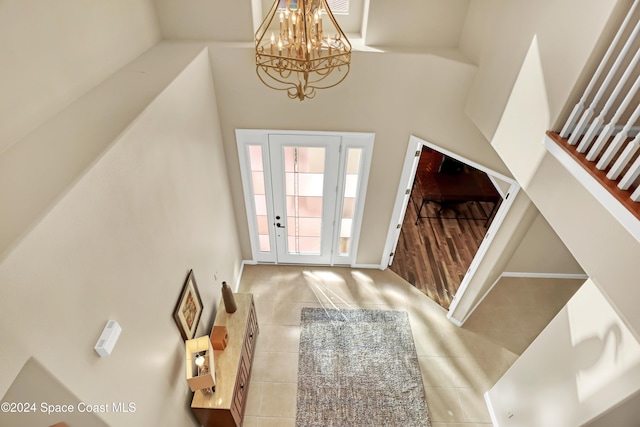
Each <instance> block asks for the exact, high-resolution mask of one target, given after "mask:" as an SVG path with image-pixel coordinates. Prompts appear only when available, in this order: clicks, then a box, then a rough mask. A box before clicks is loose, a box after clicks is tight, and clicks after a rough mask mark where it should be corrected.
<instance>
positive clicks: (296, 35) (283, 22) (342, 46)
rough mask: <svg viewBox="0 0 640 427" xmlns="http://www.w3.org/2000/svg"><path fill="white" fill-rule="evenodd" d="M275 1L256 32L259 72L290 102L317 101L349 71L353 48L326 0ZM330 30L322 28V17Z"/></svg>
mask: <svg viewBox="0 0 640 427" xmlns="http://www.w3.org/2000/svg"><path fill="white" fill-rule="evenodd" d="M282 3H284V0H275V1H274V3H273V6H272V7H271V9H270V10H269V13H268V14H267V16H266V17H265V19H264V21H263V22H262V24H261V25H260V28H259V29H258V31H257V32H256V72H257V73H258V77H259V78H260V80H262V82H263V83H264V84H265V85H267V86H269V87H270V88H272V89H276V90H286V91H287V94H288V95H289V98H291V99H296V98H298V99H299V100H300V101H303V100H304V99H305V98H309V99H310V98H313V97H314V96H315V95H316V89H328V88H330V87H333V86H336V85H337V84H339V83H340V82H342V81H343V80H344V79H345V77H347V74H348V73H349V63H350V62H351V44H350V43H349V40H347V37H346V36H345V35H344V33H343V32H342V30H341V29H340V27H339V26H338V24H337V23H336V21H335V18H334V17H333V14H332V13H331V10H330V9H329V6H328V5H327V1H326V0H297V2H296V0H293V3H294V4H295V8H293V9H292V5H291V3H292V0H286V6H285V7H281V4H282ZM324 17H328V18H329V19H328V21H329V22H327V21H325V24H327V27H329V28H324V27H323V18H324Z"/></svg>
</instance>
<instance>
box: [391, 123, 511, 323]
mask: <svg viewBox="0 0 640 427" xmlns="http://www.w3.org/2000/svg"><path fill="white" fill-rule="evenodd" d="M424 146H426V147H429V148H431V149H434V150H436V151H439V152H440V153H442V154H444V155H446V156H448V157H451V158H453V159H456V160H458V161H460V162H462V163H465V164H467V165H469V166H471V167H473V168H475V169H478V170H481V171H482V172H484V173H486V174H487V175H489V177H490V178H491V177H494V178H498V179H501V180H502V181H505V182H507V183H509V184H510V187H509V190H508V191H507V192H506V194H505V196H504V198H503V200H502V203H501V204H500V208H499V209H498V211H497V212H496V214H495V216H494V218H493V221H492V222H491V225H490V226H489V229H488V230H487V233H486V234H485V236H484V239H483V240H482V243H481V244H480V247H479V248H478V251H477V252H476V254H475V256H474V257H473V260H472V261H471V265H470V266H469V269H468V270H467V273H466V274H465V276H464V278H463V279H462V283H460V287H459V288H458V292H456V295H455V297H454V298H453V301H452V302H451V305H450V306H449V314H448V315H447V317H450V313H452V312H453V310H455V308H456V307H457V305H458V303H459V301H460V298H461V296H462V295H464V293H465V291H466V290H467V288H468V286H469V283H470V282H471V279H472V278H473V276H474V275H475V274H476V271H477V270H478V266H479V265H480V262H481V261H482V259H483V258H484V256H485V254H486V253H487V250H488V249H489V246H491V242H492V241H493V238H494V237H495V235H496V233H497V231H498V229H499V228H500V226H501V225H502V221H503V220H504V217H505V216H506V214H507V212H508V211H509V209H510V208H511V205H512V204H513V201H514V200H515V198H516V195H517V194H518V191H520V185H519V184H518V182H517V181H516V180H514V179H513V178H510V177H508V176H506V175H503V174H501V173H500V172H496V171H494V170H493V169H489V168H488V167H486V166H483V165H480V164H478V163H476V162H474V161H473V160H469V159H467V158H466V157H464V156H461V155H459V154H456V153H453V152H452V151H449V150H447V149H446V148H442V147H440V146H438V145H436V144H433V143H431V142H429V141H425V140H423V139H420V138H418V137H417V136H414V135H411V136H410V137H409V144H408V148H407V153H406V155H405V162H404V167H403V169H402V175H401V178H400V184H399V186H398V194H397V196H396V201H395V205H394V208H393V214H392V217H391V223H390V225H389V232H388V233H387V242H386V244H385V251H384V253H383V256H382V261H381V263H380V268H381V269H386V268H387V267H388V266H389V265H390V263H391V261H392V260H393V255H392V254H393V252H395V248H396V245H397V244H398V238H399V237H400V229H401V227H402V223H403V221H404V216H405V212H406V209H407V201H406V200H405V199H406V191H407V190H411V188H412V186H413V181H414V179H415V175H416V170H417V167H418V161H417V160H418V159H419V157H416V152H420V151H421V150H422V147H424ZM492 182H493V180H492ZM498 191H500V192H501V194H502V191H501V190H500V189H498ZM398 225H400V227H398Z"/></svg>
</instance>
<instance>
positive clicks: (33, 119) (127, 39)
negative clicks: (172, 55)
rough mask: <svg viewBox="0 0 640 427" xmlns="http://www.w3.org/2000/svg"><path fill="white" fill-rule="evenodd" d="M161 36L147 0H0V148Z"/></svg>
mask: <svg viewBox="0 0 640 427" xmlns="http://www.w3.org/2000/svg"><path fill="white" fill-rule="evenodd" d="M159 38H160V32H159V29H158V25H157V22H156V16H155V10H154V7H153V3H152V0H110V1H103V0H99V1H84V0H56V1H42V0H4V1H2V2H0V40H2V43H0V70H2V72H1V73H0V93H1V94H2V96H0V117H2V120H1V121H0V153H1V152H2V151H4V150H6V149H7V148H8V147H9V146H11V145H12V144H14V143H15V142H17V141H19V140H20V139H22V138H23V137H25V136H26V135H27V134H28V133H29V132H31V131H32V130H33V129H35V128H36V127H37V126H39V125H40V124H41V123H42V122H43V121H45V120H47V119H49V118H51V117H53V116H54V115H55V114H56V113H57V112H58V111H60V110H61V109H62V108H64V107H65V106H67V105H68V104H70V103H71V102H73V101H74V100H75V99H76V98H78V97H79V96H81V95H83V94H84V93H85V92H87V91H88V90H89V89H91V88H92V87H93V86H95V85H97V84H98V83H100V82H101V81H103V80H104V79H105V78H107V77H108V76H110V75H111V74H112V73H113V72H115V71H116V70H117V69H119V68H121V67H122V66H124V65H125V64H127V63H128V62H130V61H132V60H133V59H134V58H135V57H137V56H138V55H140V54H141V53H142V52H144V51H145V50H147V49H148V48H150V47H151V46H153V45H154V44H155V43H156V42H157V41H158V40H159Z"/></svg>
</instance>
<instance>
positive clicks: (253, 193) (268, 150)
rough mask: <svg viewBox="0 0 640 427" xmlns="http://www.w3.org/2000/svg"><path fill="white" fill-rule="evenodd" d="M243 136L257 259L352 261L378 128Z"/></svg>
mask: <svg viewBox="0 0 640 427" xmlns="http://www.w3.org/2000/svg"><path fill="white" fill-rule="evenodd" d="M345 135H346V137H345ZM363 136H367V138H364V137H363ZM236 137H237V140H238V153H239V156H240V165H241V171H242V179H243V187H244V193H245V204H246V208H247V218H248V220H249V221H248V222H249V232H250V238H251V244H252V251H253V257H254V260H256V261H262V262H277V263H303V264H353V262H354V258H355V248H356V246H357V240H358V236H359V230H360V222H361V217H362V208H363V205H364V194H365V189H366V178H367V176H368V169H369V162H370V154H371V153H370V152H371V148H372V143H373V135H372V134H337V133H321V134H318V133H310V132H272V131H255V130H237V131H236Z"/></svg>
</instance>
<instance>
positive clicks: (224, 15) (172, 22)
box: [152, 0, 268, 42]
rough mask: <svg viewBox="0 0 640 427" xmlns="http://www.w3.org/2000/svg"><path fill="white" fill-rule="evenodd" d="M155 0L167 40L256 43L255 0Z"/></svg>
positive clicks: (159, 20) (161, 26)
mask: <svg viewBox="0 0 640 427" xmlns="http://www.w3.org/2000/svg"><path fill="white" fill-rule="evenodd" d="M152 1H153V2H154V4H155V6H156V11H157V15H158V22H159V24H160V28H161V29H162V37H163V38H164V39H168V40H216V41H221V42H230V41H233V42H239V41H245V42H253V33H254V29H253V11H252V7H251V6H252V2H251V1H242V2H237V1H236V2H222V1H213V0H189V2H188V4H185V2H184V1H183V0H152ZM185 6H186V7H185ZM267 10H268V9H265V13H266V11H267Z"/></svg>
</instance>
